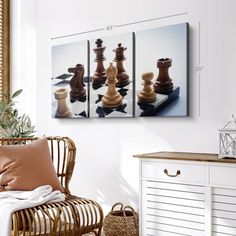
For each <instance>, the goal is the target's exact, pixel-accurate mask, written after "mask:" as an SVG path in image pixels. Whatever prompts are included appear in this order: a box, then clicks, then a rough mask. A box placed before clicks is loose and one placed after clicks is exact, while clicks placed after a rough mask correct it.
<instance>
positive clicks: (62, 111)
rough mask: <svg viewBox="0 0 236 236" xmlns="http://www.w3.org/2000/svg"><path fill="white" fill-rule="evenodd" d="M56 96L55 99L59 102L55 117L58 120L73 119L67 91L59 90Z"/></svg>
mask: <svg viewBox="0 0 236 236" xmlns="http://www.w3.org/2000/svg"><path fill="white" fill-rule="evenodd" d="M54 95H55V99H56V100H57V110H56V114H55V116H56V117H57V118H66V117H71V116H72V113H71V112H70V110H69V108H68V106H67V104H66V98H67V96H68V92H67V89H65V88H61V89H58V90H56V92H55V94H54Z"/></svg>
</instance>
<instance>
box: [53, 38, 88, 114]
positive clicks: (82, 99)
mask: <svg viewBox="0 0 236 236" xmlns="http://www.w3.org/2000/svg"><path fill="white" fill-rule="evenodd" d="M88 78H89V76H88V41H87V40H84V41H79V42H73V43H66V44H61V45H54V46H52V78H51V87H52V117H54V118H87V117H88V114H89V113H88V112H89V109H88V107H89V103H88V95H89V94H88V84H89V81H88V80H89V79H88Z"/></svg>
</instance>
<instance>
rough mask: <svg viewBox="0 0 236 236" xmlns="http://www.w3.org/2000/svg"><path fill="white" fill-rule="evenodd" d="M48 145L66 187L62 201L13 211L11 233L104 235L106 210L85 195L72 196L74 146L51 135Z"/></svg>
mask: <svg viewBox="0 0 236 236" xmlns="http://www.w3.org/2000/svg"><path fill="white" fill-rule="evenodd" d="M35 139H36V138H24V139H17V138H13V139H3V138H0V143H1V144H2V145H5V144H22V145H24V144H26V143H28V142H32V141H33V140H35ZM47 139H48V142H49V148H50V153H51V157H52V160H53V162H54V166H55V169H56V172H57V175H58V178H59V180H60V182H61V184H62V186H63V188H64V190H65V195H66V199H65V201H62V202H56V203H48V204H47V203H46V204H42V205H39V206H37V207H32V208H27V209H23V210H19V211H16V212H15V213H13V214H12V233H11V235H12V236H33V235H39V236H41V235H47V236H59V235H60V236H62V235H66V236H80V235H83V234H87V233H93V234H94V235H96V236H100V235H101V231H102V224H103V211H102V209H101V207H100V205H99V204H98V203H97V202H95V201H93V200H89V199H86V198H81V197H77V196H73V195H72V194H71V193H70V190H69V182H70V179H71V176H72V173H73V169H74V164H75V151H76V148H75V145H74V142H73V141H72V140H71V139H70V138H68V137H48V138H47Z"/></svg>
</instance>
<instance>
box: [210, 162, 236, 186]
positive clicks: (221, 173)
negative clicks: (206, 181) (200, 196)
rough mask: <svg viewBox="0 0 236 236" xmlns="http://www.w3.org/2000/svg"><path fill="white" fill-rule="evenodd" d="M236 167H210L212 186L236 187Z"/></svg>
mask: <svg viewBox="0 0 236 236" xmlns="http://www.w3.org/2000/svg"><path fill="white" fill-rule="evenodd" d="M235 180H236V166H234V167H233V166H231V167H230V166H229V167H225V166H210V184H215V185H224V186H225V185H226V186H232V187H236V182H235Z"/></svg>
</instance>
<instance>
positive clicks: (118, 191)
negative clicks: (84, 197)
mask: <svg viewBox="0 0 236 236" xmlns="http://www.w3.org/2000/svg"><path fill="white" fill-rule="evenodd" d="M111 174H112V180H111V182H109V178H107V179H106V180H105V181H106V185H103V184H102V183H101V184H99V186H100V188H97V189H96V193H95V195H96V196H97V198H96V200H97V201H98V202H99V203H100V204H101V206H102V208H103V211H104V213H105V214H107V213H108V212H109V211H110V210H111V207H112V206H113V204H114V203H116V202H122V203H123V204H124V206H125V205H130V206H132V207H134V208H135V210H138V192H137V191H135V189H134V188H133V187H132V186H131V185H130V184H129V183H128V182H127V181H126V180H125V179H124V178H123V176H121V175H120V173H119V172H118V170H116V172H113V173H111Z"/></svg>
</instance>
